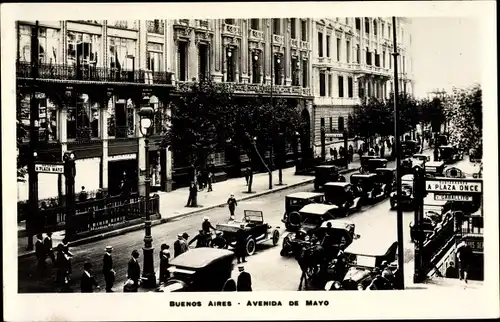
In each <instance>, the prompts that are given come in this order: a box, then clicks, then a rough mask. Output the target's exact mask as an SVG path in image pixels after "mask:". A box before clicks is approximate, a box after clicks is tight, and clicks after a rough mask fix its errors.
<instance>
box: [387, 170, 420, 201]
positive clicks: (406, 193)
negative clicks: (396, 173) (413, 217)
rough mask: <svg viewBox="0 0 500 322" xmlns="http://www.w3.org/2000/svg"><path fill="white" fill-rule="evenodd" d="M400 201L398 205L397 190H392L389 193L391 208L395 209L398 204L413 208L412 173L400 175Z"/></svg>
mask: <svg viewBox="0 0 500 322" xmlns="http://www.w3.org/2000/svg"><path fill="white" fill-rule="evenodd" d="M401 192H402V195H401V201H400V205H398V200H397V192H396V191H393V192H391V194H390V204H391V209H395V208H396V207H398V206H401V207H403V209H405V208H410V209H411V208H413V206H414V205H415V198H414V196H413V174H406V175H404V176H402V177H401Z"/></svg>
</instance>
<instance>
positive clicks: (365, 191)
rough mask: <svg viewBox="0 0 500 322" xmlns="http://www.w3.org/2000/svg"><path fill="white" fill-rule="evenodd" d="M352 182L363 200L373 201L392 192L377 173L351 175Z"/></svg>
mask: <svg viewBox="0 0 500 322" xmlns="http://www.w3.org/2000/svg"><path fill="white" fill-rule="evenodd" d="M351 184H352V185H353V186H354V187H355V189H356V190H355V191H356V192H357V196H359V197H361V202H363V203H365V202H373V201H376V200H378V199H383V198H385V197H387V196H388V195H389V193H390V190H388V185H387V184H384V183H382V182H381V181H380V179H379V177H378V176H377V174H375V173H368V174H360V173H355V174H353V175H351Z"/></svg>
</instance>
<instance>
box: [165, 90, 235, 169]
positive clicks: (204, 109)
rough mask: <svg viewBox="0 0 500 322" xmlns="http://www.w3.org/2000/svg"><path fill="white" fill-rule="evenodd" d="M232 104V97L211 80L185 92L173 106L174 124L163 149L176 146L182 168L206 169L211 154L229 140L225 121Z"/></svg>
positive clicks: (171, 122) (167, 134) (172, 120)
mask: <svg viewBox="0 0 500 322" xmlns="http://www.w3.org/2000/svg"><path fill="white" fill-rule="evenodd" d="M231 104H232V93H231V92H230V91H229V90H228V89H227V87H224V86H217V84H215V83H213V82H211V81H210V80H204V81H201V82H199V83H198V82H196V83H193V84H192V85H191V87H189V88H186V89H184V90H183V91H182V92H181V94H180V96H179V97H178V98H177V99H175V100H174V104H171V108H172V110H171V115H170V119H169V121H170V124H171V128H170V130H169V131H166V134H165V136H164V137H163V138H162V145H163V146H167V145H172V146H173V148H174V151H175V153H176V158H177V160H178V161H179V162H180V163H181V164H182V163H184V164H197V165H198V166H200V167H204V166H205V165H206V161H207V159H208V157H209V155H210V154H212V153H214V152H215V151H216V150H217V149H218V148H220V147H221V146H222V142H224V139H225V133H226V131H225V128H226V126H225V123H226V121H225V118H226V115H227V110H228V107H229V106H230V105H231Z"/></svg>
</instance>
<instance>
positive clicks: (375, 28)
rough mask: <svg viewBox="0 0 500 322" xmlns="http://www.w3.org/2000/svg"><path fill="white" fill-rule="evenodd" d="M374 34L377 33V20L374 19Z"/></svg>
mask: <svg viewBox="0 0 500 322" xmlns="http://www.w3.org/2000/svg"><path fill="white" fill-rule="evenodd" d="M373 34H374V35H375V36H376V35H377V20H373Z"/></svg>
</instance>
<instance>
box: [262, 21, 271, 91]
mask: <svg viewBox="0 0 500 322" xmlns="http://www.w3.org/2000/svg"><path fill="white" fill-rule="evenodd" d="M262 21H263V28H262V31H263V32H264V41H265V45H264V46H265V47H264V55H262V56H263V57H262V58H263V60H264V64H262V65H264V71H265V75H264V84H270V83H271V77H272V76H271V75H272V71H271V60H272V59H273V57H272V55H271V40H272V30H271V19H263V20H262Z"/></svg>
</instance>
